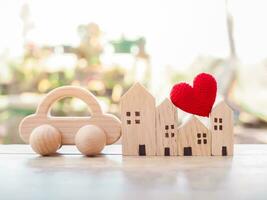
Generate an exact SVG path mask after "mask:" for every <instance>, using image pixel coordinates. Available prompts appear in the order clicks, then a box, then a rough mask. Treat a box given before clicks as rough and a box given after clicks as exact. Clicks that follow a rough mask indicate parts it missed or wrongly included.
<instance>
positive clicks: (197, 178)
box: [0, 145, 267, 200]
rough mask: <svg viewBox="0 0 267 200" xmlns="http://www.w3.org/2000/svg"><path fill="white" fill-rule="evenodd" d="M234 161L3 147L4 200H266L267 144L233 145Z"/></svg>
mask: <svg viewBox="0 0 267 200" xmlns="http://www.w3.org/2000/svg"><path fill="white" fill-rule="evenodd" d="M234 148H235V155H234V156H233V157H222V156H216V157H214V156H213V157H212V156H196V157H182V156H171V157H163V156H152V157H136V156H128V157H123V156H121V155H119V154H121V146H120V145H111V146H106V147H105V149H104V150H103V153H104V154H103V155H101V156H98V157H94V158H91V157H89V158H88V157H85V156H82V155H81V154H80V153H79V152H78V151H77V149H76V148H75V146H72V145H69V146H62V148H61V149H60V150H59V152H60V153H62V155H59V156H56V157H40V156H38V155H36V154H35V153H34V152H32V150H31V148H30V147H29V145H0V167H1V170H0V177H1V179H0V191H1V195H0V196H1V199H3V200H20V199H27V200H36V199H38V200H47V199H49V200H58V199H65V200H73V199H79V200H83V199H109V200H113V199H114V200H125V199H127V200H135V199H147V200H150V199H151V200H154V199H170V200H172V199H182V200H191V199H198V200H209V199H216V200H225V199H235V200H250V199H257V200H265V199H266V196H267V190H266V180H267V170H266V169H267V145H235V146H234Z"/></svg>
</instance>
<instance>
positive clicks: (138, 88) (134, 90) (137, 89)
mask: <svg viewBox="0 0 267 200" xmlns="http://www.w3.org/2000/svg"><path fill="white" fill-rule="evenodd" d="M136 96H139V97H140V98H141V96H142V98H147V99H151V100H153V101H154V100H155V98H154V97H153V96H152V94H150V92H148V90H147V89H146V88H145V87H144V86H143V85H141V84H140V83H138V82H137V83H135V84H134V85H133V86H132V87H131V88H130V89H129V90H128V91H127V92H126V93H125V94H124V95H123V96H122V97H121V101H123V100H125V99H129V98H132V97H136Z"/></svg>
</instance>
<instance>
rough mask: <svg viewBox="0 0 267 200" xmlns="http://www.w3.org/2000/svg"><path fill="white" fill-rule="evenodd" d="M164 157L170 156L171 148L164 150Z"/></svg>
mask: <svg viewBox="0 0 267 200" xmlns="http://www.w3.org/2000/svg"><path fill="white" fill-rule="evenodd" d="M164 156H170V148H169V147H165V148H164Z"/></svg>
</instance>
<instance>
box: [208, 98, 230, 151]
mask: <svg viewBox="0 0 267 200" xmlns="http://www.w3.org/2000/svg"><path fill="white" fill-rule="evenodd" d="M220 120H222V121H220ZM233 128H234V127H233V111H232V109H231V108H230V107H229V106H228V105H227V104H226V103H225V102H224V101H222V102H220V103H219V104H218V105H216V106H215V107H214V108H213V109H212V112H211V114H210V130H211V133H212V155H216V156H221V155H222V148H223V146H225V147H227V155H233V145H234V134H233ZM215 129H216V130H215ZM220 129H222V130H220Z"/></svg>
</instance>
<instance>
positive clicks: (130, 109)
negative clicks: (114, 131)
mask: <svg viewBox="0 0 267 200" xmlns="http://www.w3.org/2000/svg"><path fill="white" fill-rule="evenodd" d="M120 102H121V105H120V106H121V121H122V153H123V155H140V156H145V155H149V156H151V155H156V122H155V118H156V115H155V113H156V105H155V98H154V97H153V96H152V95H151V94H150V93H149V92H148V91H147V90H146V89H145V88H144V87H143V86H142V85H141V84H139V83H136V84H135V85H134V86H132V87H131V88H130V89H129V90H128V91H127V92H126V94H124V95H123V97H122V98H121V101H120Z"/></svg>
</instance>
